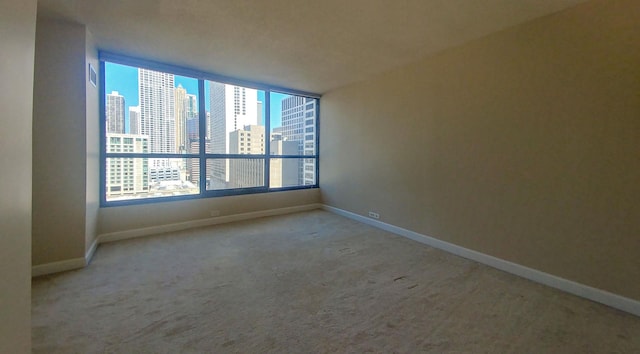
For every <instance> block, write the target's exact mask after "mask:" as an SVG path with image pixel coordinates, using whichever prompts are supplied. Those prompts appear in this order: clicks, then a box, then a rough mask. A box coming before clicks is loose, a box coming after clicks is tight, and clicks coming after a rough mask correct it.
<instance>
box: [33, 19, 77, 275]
mask: <svg viewBox="0 0 640 354" xmlns="http://www.w3.org/2000/svg"><path fill="white" fill-rule="evenodd" d="M85 41H86V28H85V27H84V26H83V25H78V24H73V23H69V22H57V21H51V20H43V19H38V22H37V29H36V51H35V78H34V91H33V92H34V99H33V176H34V178H33V222H32V227H33V244H32V249H33V254H32V257H33V258H32V263H33V264H34V265H39V264H45V263H50V262H56V261H63V260H68V259H73V258H80V257H84V254H85V239H86V233H87V230H86V224H85V213H86V204H87V200H86V171H87V169H86V163H87V139H86V134H87V124H86V122H87V119H86V117H85V116H86V113H87V102H86V99H85V97H86V90H87V88H86V87H85V78H86V69H85V68H86V64H85V46H86V43H85Z"/></svg>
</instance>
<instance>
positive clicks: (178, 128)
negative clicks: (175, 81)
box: [174, 85, 187, 153]
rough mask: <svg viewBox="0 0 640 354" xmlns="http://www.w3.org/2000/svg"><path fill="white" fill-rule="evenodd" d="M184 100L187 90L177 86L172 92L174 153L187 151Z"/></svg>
mask: <svg viewBox="0 0 640 354" xmlns="http://www.w3.org/2000/svg"><path fill="white" fill-rule="evenodd" d="M186 100H187V90H185V89H184V88H183V87H182V85H178V87H176V88H175V90H174V101H175V124H176V125H175V134H176V149H175V152H176V153H182V152H186V150H187V112H186V105H185V102H186Z"/></svg>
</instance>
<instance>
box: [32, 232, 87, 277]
mask: <svg viewBox="0 0 640 354" xmlns="http://www.w3.org/2000/svg"><path fill="white" fill-rule="evenodd" d="M96 248H98V238H97V237H96V239H95V240H93V242H92V243H91V247H89V250H87V253H85V255H84V258H81V257H78V258H73V259H66V260H64V261H59V262H51V263H45V264H39V265H37V266H33V267H31V277H37V276H40V275H47V274H53V273H60V272H66V271H68V270H74V269H80V268H84V267H86V266H87V265H89V263H91V259H92V258H93V254H94V253H95V252H96Z"/></svg>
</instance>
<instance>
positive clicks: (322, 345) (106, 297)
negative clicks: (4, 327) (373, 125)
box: [33, 211, 640, 353]
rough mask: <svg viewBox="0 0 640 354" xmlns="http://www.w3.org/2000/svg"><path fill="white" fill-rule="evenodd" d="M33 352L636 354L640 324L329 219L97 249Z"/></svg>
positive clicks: (38, 317)
mask: <svg viewBox="0 0 640 354" xmlns="http://www.w3.org/2000/svg"><path fill="white" fill-rule="evenodd" d="M33 351H34V352H35V353H326V352H346V353H362V352H375V353H394V352H398V353H416V352H432V353H589V352H591V353H640V318H638V317H634V316H632V315H629V314H625V313H623V312H620V311H617V310H614V309H611V308H609V307H606V306H603V305H599V304H596V303H593V302H590V301H587V300H583V299H580V298H577V297H575V296H572V295H568V294H565V293H562V292H560V291H557V290H554V289H551V288H547V287H545V286H542V285H538V284H535V283H532V282H529V281H527V280H524V279H521V278H518V277H515V276H512V275H509V274H506V273H503V272H501V271H498V270H495V269H493V268H489V267H486V266H483V265H480V264H478V263H475V262H472V261H469V260H466V259H463V258H459V257H456V256H452V255H449V254H447V253H444V252H442V251H439V250H435V249H433V248H429V247H426V246H424V245H421V244H419V243H416V242H413V241H410V240H407V239H404V238H401V237H398V236H395V235H393V234H390V233H387V232H384V231H380V230H377V229H374V228H371V227H369V226H366V225H363V224H360V223H357V222H354V221H351V220H348V219H345V218H342V217H339V216H336V215H333V214H329V213H327V212H323V211H312V212H306V213H300V214H293V215H286V216H278V217H271V218H263V219H258V220H253V221H247V222H240V223H234V224H226V225H220V226H215V227H208V228H200V229H194V230H189V231H184V232H178V233H172V234H165V235H159V236H154V237H147V238H140V239H135V240H128V241H123V242H117V243H110V244H104V245H101V246H100V248H99V249H98V251H97V252H96V255H95V258H94V260H93V263H92V264H91V265H90V266H89V267H88V268H85V269H83V270H79V271H73V272H67V273H62V274H58V275H53V276H44V277H40V278H37V279H35V280H34V281H33Z"/></svg>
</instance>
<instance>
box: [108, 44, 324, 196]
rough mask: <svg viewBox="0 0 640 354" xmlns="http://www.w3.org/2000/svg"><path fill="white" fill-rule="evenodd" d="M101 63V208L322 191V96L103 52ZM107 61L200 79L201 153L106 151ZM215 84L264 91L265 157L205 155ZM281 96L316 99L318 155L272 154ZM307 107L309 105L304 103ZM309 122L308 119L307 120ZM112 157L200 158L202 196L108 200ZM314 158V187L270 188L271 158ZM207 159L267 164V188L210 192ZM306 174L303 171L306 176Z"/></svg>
mask: <svg viewBox="0 0 640 354" xmlns="http://www.w3.org/2000/svg"><path fill="white" fill-rule="evenodd" d="M98 58H99V61H100V68H99V78H100V85H99V86H100V90H99V91H100V105H99V106H100V108H99V109H100V114H99V116H100V124H99V125H100V139H99V140H100V206H101V207H115V206H126V205H136V204H151V203H164V202H171V201H179V200H190V199H202V198H215V197H224V196H232V195H243V194H258V193H273V192H280V191H290V190H301V189H312V188H319V176H320V174H319V167H320V153H319V152H320V139H319V137H320V134H319V131H320V128H319V123H320V98H321V95H320V94H316V93H312V92H306V91H300V90H294V89H289V88H285V87H280V86H275V85H269V84H265V83H260V82H253V81H247V80H241V79H237V78H232V77H229V76H224V75H219V74H215V73H209V72H205V71H201V70H195V69H191V68H186V67H181V66H177V65H171V64H166V63H160V62H156V61H152V60H145V59H140V58H134V57H129V56H125V55H121V54H117V53H113V52H106V51H100V52H99V55H98ZM105 62H110V63H114V64H120V65H127V66H131V67H136V68H141V69H149V70H155V71H160V72H164V73H169V74H173V75H179V76H184V77H189V78H193V79H196V80H198V128H199V130H198V131H199V134H198V135H199V136H198V140H199V153H198V154H193V153H183V154H181V153H125V152H108V151H107V141H106V139H107V133H106V132H107V127H106V83H105V66H106V65H105ZM206 81H215V82H218V83H223V84H229V85H236V86H243V87H246V88H251V89H256V90H261V91H264V96H265V102H264V111H265V115H264V118H265V124H264V126H265V132H267V133H266V134H265V135H267V137H266V140H267V141H265V142H264V144H265V149H264V150H265V153H264V154H212V153H207V152H206V144H205V137H206V134H205V133H204V132H205V131H206V124H207V122H206V115H207V112H206V110H205V109H204V107H205V94H204V93H205V82H206ZM272 92H275V93H281V94H287V95H295V96H302V97H306V98H313V99H315V100H316V101H315V131H314V132H313V134H314V135H315V144H316V145H315V154H314V155H271V151H270V150H271V149H270V145H271V144H270V142H271V139H270V134H271V93H272ZM305 105H306V103H305ZM306 119H308V118H306ZM304 143H305V141H302V144H304ZM109 158H161V159H162V158H180V159H198V161H199V168H200V171H205V172H203V173H200V180H199V193H197V194H190V195H180V196H166V197H148V198H132V199H126V200H111V201H109V200H107V193H106V185H107V183H106V182H107V176H106V172H107V159H109ZM300 158H304V159H307V158H308V159H314V160H315V184H313V185H300V186H289V187H278V188H271V187H270V175H269V174H270V160H271V159H300ZM208 159H258V160H263V161H264V185H263V186H259V187H247V188H234V189H221V190H207V188H206V176H207V173H206V165H207V160H208ZM305 172H306V171H303V173H305Z"/></svg>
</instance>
